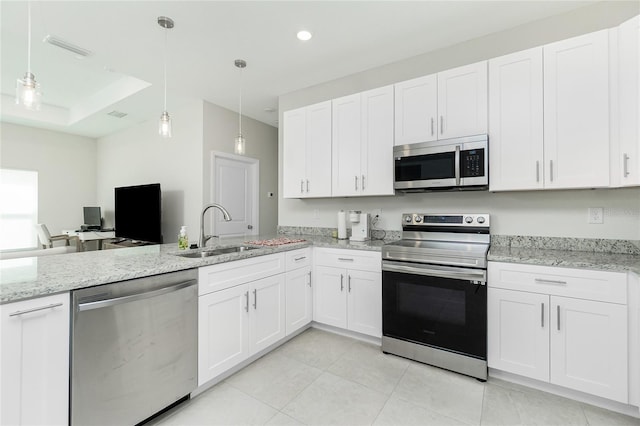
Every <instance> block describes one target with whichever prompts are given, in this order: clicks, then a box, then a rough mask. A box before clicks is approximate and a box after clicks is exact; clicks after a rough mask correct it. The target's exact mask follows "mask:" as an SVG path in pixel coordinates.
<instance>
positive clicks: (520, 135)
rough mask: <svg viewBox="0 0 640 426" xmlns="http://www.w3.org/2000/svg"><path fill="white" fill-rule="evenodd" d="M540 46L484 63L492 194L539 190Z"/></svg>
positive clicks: (541, 161)
mask: <svg viewBox="0 0 640 426" xmlns="http://www.w3.org/2000/svg"><path fill="white" fill-rule="evenodd" d="M542 94H543V79H542V47H537V48H533V49H528V50H524V51H521V52H516V53H513V54H510V55H506V56H501V57H499V58H494V59H491V60H490V61H489V135H490V138H489V139H490V141H489V143H490V147H491V149H490V153H491V155H490V156H489V171H490V178H489V185H490V190H491V191H505V190H530V189H542V188H543V187H544V176H545V173H544V164H545V161H544V150H543V143H544V138H543V130H544V127H543V99H542Z"/></svg>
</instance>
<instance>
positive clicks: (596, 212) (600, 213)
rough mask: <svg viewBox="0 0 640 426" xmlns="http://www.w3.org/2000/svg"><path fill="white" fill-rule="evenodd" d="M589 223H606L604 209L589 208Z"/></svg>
mask: <svg viewBox="0 0 640 426" xmlns="http://www.w3.org/2000/svg"><path fill="white" fill-rule="evenodd" d="M588 215H589V216H588V223H594V224H599V223H604V208H602V207H589V210H588Z"/></svg>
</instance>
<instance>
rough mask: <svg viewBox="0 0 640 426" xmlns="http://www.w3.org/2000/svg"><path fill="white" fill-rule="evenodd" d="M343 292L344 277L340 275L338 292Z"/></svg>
mask: <svg viewBox="0 0 640 426" xmlns="http://www.w3.org/2000/svg"><path fill="white" fill-rule="evenodd" d="M343 290H344V275H342V274H340V291H341V292H342V291H343Z"/></svg>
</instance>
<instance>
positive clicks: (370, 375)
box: [327, 342, 409, 394]
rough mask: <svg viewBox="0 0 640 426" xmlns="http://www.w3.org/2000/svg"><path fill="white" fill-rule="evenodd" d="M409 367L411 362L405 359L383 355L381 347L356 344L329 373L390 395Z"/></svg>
mask: <svg viewBox="0 0 640 426" xmlns="http://www.w3.org/2000/svg"><path fill="white" fill-rule="evenodd" d="M408 366H409V361H407V360H406V359H404V358H400V357H396V356H394V355H385V354H383V353H382V350H381V349H380V346H376V345H373V344H370V343H365V342H356V343H355V344H354V345H353V346H352V347H351V349H349V350H348V351H347V352H346V353H345V354H344V355H342V356H341V357H340V358H339V359H338V360H337V361H336V362H334V363H333V364H332V365H331V366H330V367H329V368H328V369H327V371H328V372H330V373H333V374H335V375H337V376H340V377H343V378H345V379H347V380H351V381H353V382H356V383H360V384H361V385H364V386H366V387H368V388H371V389H374V390H377V391H380V392H383V393H386V394H390V393H391V392H392V391H393V389H395V387H396V385H397V384H398V382H399V381H400V378H402V375H403V374H404V372H405V370H406V369H407V367H408Z"/></svg>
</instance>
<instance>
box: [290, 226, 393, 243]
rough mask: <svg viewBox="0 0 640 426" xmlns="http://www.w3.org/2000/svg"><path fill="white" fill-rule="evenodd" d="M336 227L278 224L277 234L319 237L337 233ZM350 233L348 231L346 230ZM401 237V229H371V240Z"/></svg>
mask: <svg viewBox="0 0 640 426" xmlns="http://www.w3.org/2000/svg"><path fill="white" fill-rule="evenodd" d="M337 232H338V228H321V227H312V226H278V234H286V235H317V236H320V237H332V236H333V235H334V233H335V234H337ZM348 233H350V231H349V232H348ZM401 237H402V231H391V230H382V229H372V230H371V239H372V240H386V241H393V240H399V239H400V238H401Z"/></svg>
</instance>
